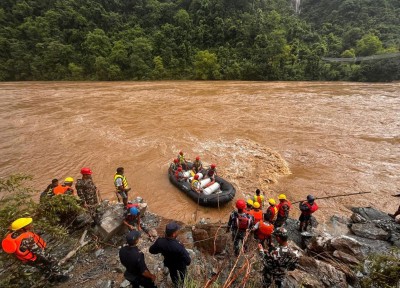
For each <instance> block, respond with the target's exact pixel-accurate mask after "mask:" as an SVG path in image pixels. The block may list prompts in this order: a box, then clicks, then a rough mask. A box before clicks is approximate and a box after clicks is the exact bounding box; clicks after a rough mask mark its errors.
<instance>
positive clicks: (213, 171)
mask: <svg viewBox="0 0 400 288" xmlns="http://www.w3.org/2000/svg"><path fill="white" fill-rule="evenodd" d="M216 167H217V165H215V164H211V167H210V169H208V171H207V174H206V175H205V177H204V178H211V182H210V184H209V185H212V184H214V182H215V176H217V168H216Z"/></svg>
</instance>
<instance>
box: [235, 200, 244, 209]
mask: <svg viewBox="0 0 400 288" xmlns="http://www.w3.org/2000/svg"><path fill="white" fill-rule="evenodd" d="M236 208H237V209H245V208H246V202H245V201H244V200H242V199H239V200H237V201H236Z"/></svg>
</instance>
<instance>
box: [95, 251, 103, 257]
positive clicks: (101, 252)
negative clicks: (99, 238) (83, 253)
mask: <svg viewBox="0 0 400 288" xmlns="http://www.w3.org/2000/svg"><path fill="white" fill-rule="evenodd" d="M103 254H104V249H98V250H97V251H96V252H94V255H95V256H96V258H98V257H99V256H100V255H103Z"/></svg>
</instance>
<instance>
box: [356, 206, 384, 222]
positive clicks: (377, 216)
mask: <svg viewBox="0 0 400 288" xmlns="http://www.w3.org/2000/svg"><path fill="white" fill-rule="evenodd" d="M351 211H353V212H354V213H357V214H359V215H361V216H362V217H363V218H364V219H366V220H368V221H374V220H391V218H390V217H389V215H387V214H386V213H384V212H382V211H379V210H376V209H374V208H372V207H353V208H351Z"/></svg>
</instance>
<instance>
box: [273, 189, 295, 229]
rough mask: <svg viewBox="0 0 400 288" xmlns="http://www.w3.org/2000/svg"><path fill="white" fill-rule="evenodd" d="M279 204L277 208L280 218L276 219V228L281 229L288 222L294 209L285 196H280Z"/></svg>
mask: <svg viewBox="0 0 400 288" xmlns="http://www.w3.org/2000/svg"><path fill="white" fill-rule="evenodd" d="M278 199H279V204H278V205H277V207H276V208H278V216H277V217H276V221H275V227H281V226H282V225H283V224H285V223H286V220H287V219H288V217H289V211H290V207H292V203H290V201H289V200H287V199H286V195H285V194H280V195H279V196H278Z"/></svg>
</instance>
